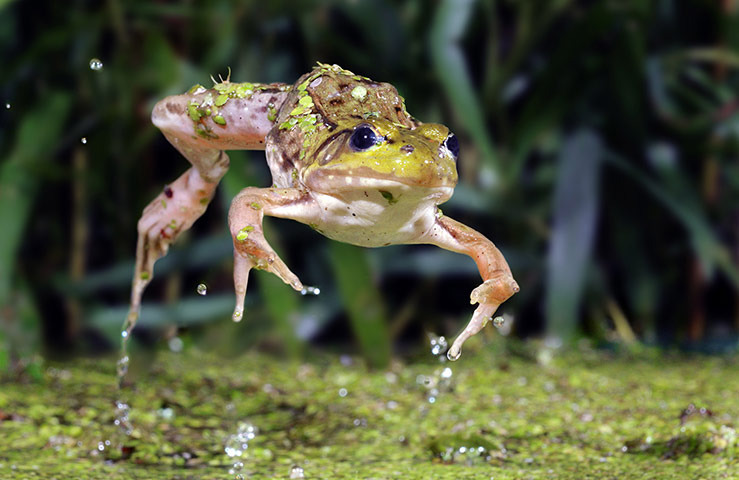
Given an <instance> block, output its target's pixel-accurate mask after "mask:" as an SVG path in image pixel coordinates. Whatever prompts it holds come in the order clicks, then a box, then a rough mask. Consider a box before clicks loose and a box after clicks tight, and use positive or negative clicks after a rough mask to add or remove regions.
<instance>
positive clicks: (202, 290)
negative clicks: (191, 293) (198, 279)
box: [198, 283, 208, 295]
mask: <svg viewBox="0 0 739 480" xmlns="http://www.w3.org/2000/svg"><path fill="white" fill-rule="evenodd" d="M207 294H208V287H207V286H206V285H205V284H204V283H201V284H200V285H198V295H207Z"/></svg>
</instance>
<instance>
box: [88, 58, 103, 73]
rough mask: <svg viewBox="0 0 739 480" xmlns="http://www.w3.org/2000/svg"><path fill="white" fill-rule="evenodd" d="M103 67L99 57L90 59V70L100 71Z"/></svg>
mask: <svg viewBox="0 0 739 480" xmlns="http://www.w3.org/2000/svg"><path fill="white" fill-rule="evenodd" d="M102 69H103V62H102V61H101V60H100V59H99V58H93V59H91V60H90V70H95V71H96V72H97V71H100V70H102Z"/></svg>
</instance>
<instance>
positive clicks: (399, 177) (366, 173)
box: [302, 130, 457, 193]
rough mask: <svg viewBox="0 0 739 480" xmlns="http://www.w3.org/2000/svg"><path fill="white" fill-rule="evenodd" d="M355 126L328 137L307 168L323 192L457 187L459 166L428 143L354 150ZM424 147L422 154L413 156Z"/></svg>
mask: <svg viewBox="0 0 739 480" xmlns="http://www.w3.org/2000/svg"><path fill="white" fill-rule="evenodd" d="M350 134H351V130H344V131H342V132H338V133H336V134H334V135H333V136H332V137H330V138H329V139H327V140H326V141H325V142H323V144H322V145H321V146H320V147H319V148H318V149H317V150H316V152H315V154H314V155H313V156H314V158H315V162H314V163H313V165H311V166H310V167H308V168H307V169H306V170H305V171H304V176H303V178H302V180H303V183H304V184H305V185H306V186H308V187H309V188H310V189H311V190H313V191H318V192H322V193H332V192H341V191H346V190H356V189H357V188H369V189H387V188H395V187H402V186H406V187H413V188H429V189H437V188H444V187H448V188H454V186H455V185H456V183H457V170H456V167H455V165H454V163H450V162H449V161H448V159H444V158H442V157H441V155H440V154H439V153H438V152H437V151H436V150H432V149H431V148H429V147H428V146H427V145H426V144H424V143H422V142H418V143H417V145H416V146H415V147H412V146H411V145H405V147H409V148H410V149H409V150H408V149H406V150H404V147H403V146H400V147H399V146H398V144H395V145H394V146H393V147H390V143H394V142H388V143H387V144H386V143H384V142H383V143H379V144H378V145H377V148H373V149H371V150H366V151H356V150H353V149H352V148H351V147H350V146H349V145H348V140H349V137H350ZM414 151H415V152H416V153H418V152H419V151H422V155H421V157H422V158H423V161H422V160H420V159H419V157H418V156H411V155H410V153H412V152H414Z"/></svg>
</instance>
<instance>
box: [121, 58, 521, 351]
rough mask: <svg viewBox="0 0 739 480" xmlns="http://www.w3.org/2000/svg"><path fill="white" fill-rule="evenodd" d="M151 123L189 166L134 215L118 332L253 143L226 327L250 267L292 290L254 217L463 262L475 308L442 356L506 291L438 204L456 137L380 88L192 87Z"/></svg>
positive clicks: (334, 76) (492, 266)
mask: <svg viewBox="0 0 739 480" xmlns="http://www.w3.org/2000/svg"><path fill="white" fill-rule="evenodd" d="M152 121H153V122H154V125H156V126H157V127H158V128H159V129H160V130H161V131H162V133H163V134H164V136H165V137H166V138H167V140H169V142H170V143H171V144H172V145H173V146H174V147H175V148H176V149H177V150H178V151H179V152H180V153H181V154H182V155H183V156H184V157H185V158H187V160H188V161H189V162H190V163H191V164H192V167H191V168H190V169H189V170H187V171H186V172H185V173H184V174H183V175H182V176H180V177H179V178H178V179H177V180H175V181H174V182H173V183H171V184H169V185H168V186H167V187H166V188H165V189H164V191H163V192H162V193H161V194H160V195H159V196H158V197H157V198H155V199H154V200H153V201H152V202H151V203H150V204H149V205H148V206H147V207H146V208H145V209H144V213H143V216H142V217H141V219H140V220H139V223H138V232H139V237H138V245H137V250H136V271H135V274H134V279H133V288H132V293H131V306H130V311H129V315H128V318H127V321H126V326H125V328H126V331H127V332H128V333H130V331H131V330H132V329H133V327H134V326H135V323H136V320H137V319H138V315H139V310H140V305H141V295H142V293H143V291H144V289H145V287H146V285H147V284H148V283H149V281H151V278H152V275H153V266H154V262H155V261H156V260H157V259H158V258H161V257H162V256H164V255H165V254H166V253H167V249H168V248H169V245H170V244H171V243H172V242H174V240H175V239H176V238H177V237H178V236H179V235H180V234H181V233H182V232H183V231H185V230H187V229H188V228H190V226H191V225H192V224H193V222H195V220H197V218H198V217H200V215H202V214H203V212H204V211H205V209H206V207H207V205H208V203H209V202H210V200H211V199H212V198H213V194H214V192H215V189H216V186H217V185H218V182H219V181H220V179H221V178H222V177H223V175H224V174H225V173H226V171H227V169H228V166H229V159H228V155H227V154H226V153H225V150H238V149H248V150H265V151H266V157H267V163H268V164H269V168H270V171H271V173H272V180H273V184H272V187H270V188H256V187H247V188H245V189H243V190H242V191H241V192H240V193H239V194H238V195H237V196H236V198H234V200H233V202H232V203H231V208H230V210H229V215H228V221H229V226H230V230H231V235H232V237H233V242H234V284H235V289H236V307H235V309H234V313H233V319H234V320H236V321H239V320H240V319H241V318H242V317H243V309H244V296H245V294H246V287H247V281H248V277H249V271H250V270H251V269H252V268H256V269H261V270H267V271H269V272H272V273H274V274H275V275H277V276H278V277H280V278H281V279H282V280H283V281H284V282H285V283H287V284H288V285H290V286H291V287H293V288H294V289H295V290H298V291H300V290H302V289H303V288H304V287H303V284H302V283H301V281H300V280H299V279H298V277H297V276H295V274H293V273H292V272H291V271H290V269H289V268H288V267H287V266H286V265H285V263H284V262H283V261H282V260H281V259H280V257H279V256H278V255H277V254H276V253H275V252H274V250H273V249H272V247H271V246H270V245H269V243H268V242H267V241H266V240H265V238H264V234H263V230H262V218H263V216H264V215H271V216H274V217H282V218H290V219H293V220H297V221H299V222H302V223H305V224H307V225H310V226H311V227H312V228H314V229H315V230H317V231H319V232H320V233H322V234H323V235H325V236H327V237H329V238H332V239H334V240H338V241H341V242H346V243H351V244H354V245H360V246H365V247H380V246H386V245H394V244H424V243H425V244H433V245H437V246H439V247H441V248H445V249H447V250H451V251H454V252H459V253H463V254H466V255H469V256H470V257H472V258H473V259H474V260H475V262H476V263H477V266H478V269H479V271H480V276H481V277H482V279H483V283H482V284H481V285H480V286H478V287H477V288H475V289H474V290H473V291H472V293H471V295H470V301H471V303H473V304H475V303H477V304H478V306H477V308H476V309H475V312H474V313H473V316H472V319H471V320H470V322H469V324H468V325H467V327H466V328H465V329H464V330H463V331H462V332H461V333H460V334H459V336H458V337H457V338H456V340H455V341H454V343H453V344H452V347H451V348H450V349H449V357H450V358H452V359H456V358H458V357H459V355H460V352H461V347H462V344H463V343H464V341H465V340H466V339H467V338H469V337H470V336H472V335H474V334H476V333H477V332H479V331H480V329H482V327H484V326H485V324H486V323H487V321H488V320H489V319H490V318H491V316H492V315H493V314H494V313H495V311H496V310H497V308H498V306H499V305H500V304H501V303H503V302H504V301H505V300H507V299H508V298H509V297H510V296H511V295H513V294H514V293H516V292H517V291H518V289H519V287H518V284H517V283H516V282H515V280H514V279H513V277H512V275H511V271H510V269H509V268H508V264H507V263H506V261H505V259H504V258H503V255H502V254H501V253H500V251H499V250H498V249H497V248H496V247H495V245H493V243H492V242H490V240H488V239H487V238H485V237H484V236H483V235H481V234H480V233H478V232H476V231H475V230H473V229H471V228H469V227H467V226H465V225H463V224H461V223H459V222H457V221H455V220H453V219H451V218H449V217H447V216H444V215H442V214H441V211H440V210H439V209H438V205H439V204H441V203H443V202H445V201H446V200H448V199H449V197H451V195H452V192H453V190H454V186H455V185H456V183H457V170H456V161H457V155H458V153H459V146H458V143H457V139H456V137H455V136H454V135H453V134H451V133H450V132H449V130H448V129H447V127H445V126H443V125H439V124H430V123H427V124H423V123H421V122H419V121H417V120H415V119H414V118H413V117H411V116H410V115H409V114H408V112H407V111H406V109H405V105H404V104H403V100H402V98H401V97H400V96H399V95H398V92H397V91H396V90H395V87H393V86H392V85H390V84H387V83H377V82H374V81H372V80H370V79H368V78H366V77H361V76H358V75H355V74H353V73H352V72H349V71H347V70H344V69H342V68H340V67H338V66H336V65H333V66H331V65H324V64H318V66H317V67H316V68H315V69H314V70H313V71H311V72H309V73H307V74H305V75H303V76H302V77H301V78H300V79H298V81H297V82H296V83H295V84H294V85H286V84H252V83H231V82H229V81H224V82H222V83H218V84H216V85H215V86H214V88H213V89H205V88H204V87H201V86H199V85H198V86H195V87H193V88H192V89H191V90H190V91H189V92H188V93H187V94H184V95H176V96H172V97H167V98H165V99H164V100H162V101H160V102H159V103H157V105H156V106H155V107H154V111H153V113H152Z"/></svg>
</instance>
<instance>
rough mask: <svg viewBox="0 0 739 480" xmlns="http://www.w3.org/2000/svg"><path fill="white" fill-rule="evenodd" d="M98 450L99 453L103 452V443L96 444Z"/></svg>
mask: <svg viewBox="0 0 739 480" xmlns="http://www.w3.org/2000/svg"><path fill="white" fill-rule="evenodd" d="M98 450H100V451H101V452H102V451H103V450H105V444H104V443H103V442H98Z"/></svg>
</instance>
